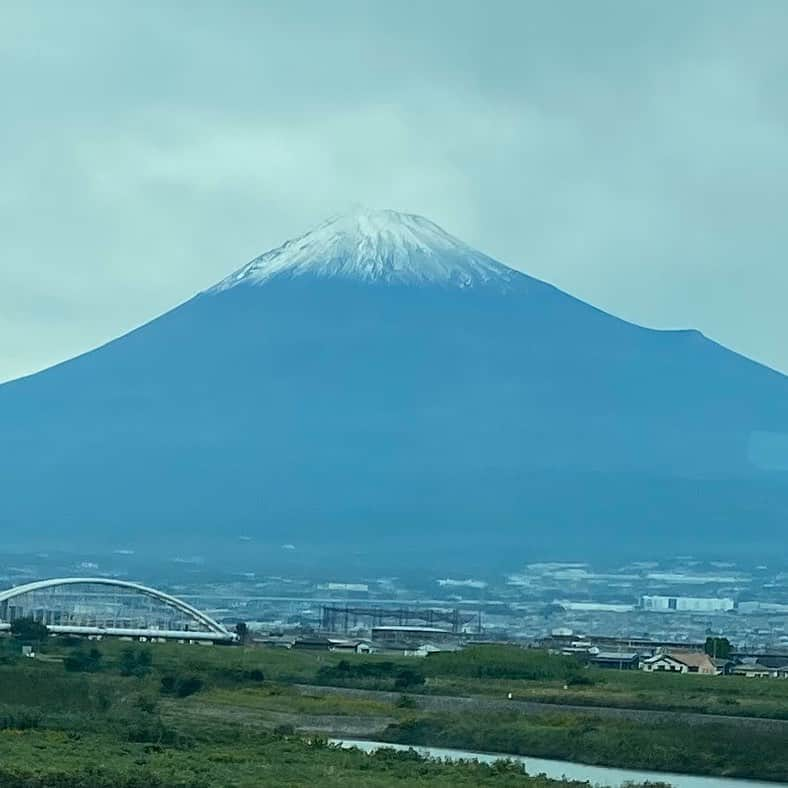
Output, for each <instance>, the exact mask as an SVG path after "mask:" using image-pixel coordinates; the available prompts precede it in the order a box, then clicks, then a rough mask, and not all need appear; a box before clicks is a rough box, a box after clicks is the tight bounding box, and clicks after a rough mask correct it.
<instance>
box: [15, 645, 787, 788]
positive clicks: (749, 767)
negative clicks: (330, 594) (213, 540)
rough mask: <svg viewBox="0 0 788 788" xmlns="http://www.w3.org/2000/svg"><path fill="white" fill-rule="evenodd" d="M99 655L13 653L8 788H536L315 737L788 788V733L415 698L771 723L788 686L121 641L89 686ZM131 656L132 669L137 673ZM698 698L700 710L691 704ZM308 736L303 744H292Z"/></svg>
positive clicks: (485, 658)
mask: <svg viewBox="0 0 788 788" xmlns="http://www.w3.org/2000/svg"><path fill="white" fill-rule="evenodd" d="M6 645H7V644H6ZM93 647H95V646H94V644H92V643H91V644H85V643H80V644H77V645H75V646H68V645H64V644H63V643H51V644H50V643H48V644H47V653H46V660H29V659H23V658H21V657H18V656H16V655H14V654H13V653H12V652H11V651H10V650H9V651H8V652H7V654H6V656H5V657H3V656H2V654H1V653H0V785H2V786H4V788H7V787H13V786H16V785H20V786H21V785H25V786H26V787H27V788H37V786H51V788H58V786H59V787H60V788H72V786H83V785H84V786H90V787H91V788H101V786H103V785H105V784H106V785H110V784H111V785H112V786H113V788H126V787H127V786H132V787H133V788H136V786H137V785H139V786H142V785H145V786H148V785H150V786H157V785H161V786H171V785H172V786H176V785H185V786H199V787H200V788H201V786H203V785H222V786H224V785H227V786H232V785H239V786H246V785H268V784H278V785H288V784H289V785H301V784H307V783H309V782H314V781H315V780H317V781H318V783H319V784H320V785H329V786H330V785H334V784H339V782H341V781H342V780H345V781H346V782H345V784H347V783H348V781H349V782H350V784H353V785H389V784H396V780H400V779H402V780H405V782H404V783H402V784H423V785H426V786H429V785H444V784H446V785H448V784H449V783H452V784H459V785H463V784H469V785H471V784H473V785H484V784H486V782H485V780H488V779H493V775H494V776H495V779H496V785H501V784H508V783H507V782H503V783H502V782H500V780H502V779H505V780H520V781H522V780H523V779H524V778H523V777H522V775H521V774H519V772H517V770H514V771H512V768H509V770H508V771H507V770H506V768H504V767H503V766H502V767H498V768H499V770H500V771H499V772H487V771H484V769H481V771H479V768H480V767H477V766H469V767H461V765H455V766H451V767H448V766H446V765H445V764H444V765H443V766H441V768H443V767H446V768H451V769H454V768H456V769H458V770H459V771H458V772H457V774H456V775H455V774H454V772H444V771H441V769H440V768H437V765H435V764H431V765H430V764H424V763H422V762H416V761H413V760H412V759H405V760H402V759H403V758H405V756H402V755H397V756H395V755H392V754H382V755H380V756H375V757H374V758H372V759H370V758H369V757H368V756H363V755H361V754H360V753H351V754H345V753H341V752H338V751H334V750H333V748H330V747H326V746H325V743H324V740H323V739H322V738H320V737H317V738H315V737H312V738H311V741H312V743H311V744H310V743H309V741H308V740H307V739H308V737H309V732H310V731H313V732H314V731H320V732H322V734H324V735H331V734H338V735H343V734H345V735H356V736H362V737H364V736H366V737H369V738H378V739H385V740H388V741H392V742H399V743H404V744H414V745H416V744H418V745H432V746H446V747H457V748H462V749H470V750H482V751H489V752H502V753H511V754H522V755H532V756H535V757H548V758H556V759H564V760H571V761H577V762H584V763H589V764H598V765H605V766H618V767H625V768H633V769H649V770H656V771H660V770H661V771H676V772H687V773H696V774H709V775H720V776H731V777H751V778H757V779H767V780H787V779H788V729H786V728H785V727H784V726H781V725H779V724H775V725H765V726H764V725H760V726H759V727H753V726H750V725H742V724H741V723H738V722H737V721H735V720H733V721H730V722H724V721H721V722H715V723H714V724H708V723H707V724H704V725H699V726H691V725H689V724H687V723H683V722H681V721H680V720H678V719H677V720H676V721H674V722H672V723H670V724H662V723H660V724H655V723H653V722H649V721H645V720H644V721H639V720H622V719H616V718H610V717H601V716H597V717H595V716H593V713H592V712H590V711H589V713H588V714H586V713H582V714H578V713H574V712H569V711H564V712H562V711H561V708H560V706H556V707H555V711H554V712H545V713H538V714H527V715H526V714H517V713H513V712H509V711H506V712H503V713H498V714H491V713H489V712H488V713H486V714H479V713H477V711H478V710H473V709H469V710H467V711H462V712H456V713H448V712H446V713H441V714H436V713H427V712H424V711H421V710H420V709H418V708H417V707H415V704H414V703H413V701H412V697H413V695H414V694H415V693H419V692H426V693H440V692H446V691H447V689H448V688H454V691H455V692H462V694H468V695H484V694H485V693H487V694H490V695H493V696H497V697H499V698H501V697H503V696H504V694H505V692H507V691H514V693H515V696H516V697H529V698H531V699H534V695H535V694H536V693H543V694H545V693H548V694H549V693H550V692H553V691H554V692H556V693H562V692H563V693H567V694H568V695H570V696H576V695H583V696H584V697H588V698H598V697H600V695H599V693H600V692H602V691H604V692H606V693H608V695H611V694H616V693H618V694H620V695H621V696H625V697H626V698H637V697H638V696H640V695H641V694H642V693H644V692H653V693H657V692H661V693H662V696H661V701H659V700H658V701H655V703H658V702H661V703H662V704H663V705H662V706H657V707H658V708H663V707H664V706H665V705H666V704H668V703H670V704H674V705H675V706H676V707H678V708H681V709H686V708H687V704H689V703H697V704H698V705H699V706H701V707H702V708H704V709H706V710H709V709H712V708H713V707H714V706H713V704H714V703H716V702H717V701H716V700H715V699H716V698H719V697H724V695H722V696H721V695H720V693H721V692H722V691H723V690H725V691H728V692H730V693H733V694H734V695H735V696H737V697H739V698H741V705H742V706H747V704H750V707H754V706H757V704H758V703H759V702H760V701H761V700H768V699H769V696H768V695H766V694H762V693H764V691H765V690H771V691H772V692H773V693H774V695H773V696H771V700H770V702H771V703H772V704H773V707H770V708H776V709H778V710H782V711H785V705H782V706H781V705H780V704H782V703H784V701H783V698H784V695H783V694H782V693H783V692H784V687H788V682H779V681H758V682H756V681H752V680H749V681H748V680H739V679H731V680H730V683H729V680H728V679H715V678H707V677H696V676H651V675H648V676H642V675H639V674H635V675H633V674H628V673H621V674H614V675H613V676H611V677H610V678H609V679H608V678H607V676H608V674H605V676H604V677H603V679H604V681H605V683H604V684H601V685H600V684H597V680H596V678H595V675H594V674H593V673H590V672H589V671H587V670H586V669H583V668H581V667H580V666H578V665H577V663H575V662H574V661H566V660H561V659H558V660H555V659H554V658H552V657H549V655H545V654H539V653H536V654H535V653H529V652H524V651H523V650H520V649H517V650H511V649H509V650H503V651H498V652H496V651H494V650H492V651H487V652H480V651H471V652H470V653H466V654H465V656H464V657H462V655H460V656H459V657H454V655H449V656H450V657H451V659H438V660H434V661H433V658H432V657H430V658H428V659H426V660H414V659H410V660H391V659H385V658H379V657H373V658H370V657H358V658H351V659H349V660H348V658H341V657H338V656H337V655H331V654H327V653H325V652H317V653H316V652H313V653H309V652H297V651H281V652H280V651H273V650H264V649H253V648H219V647H216V648H210V647H200V646H178V645H174V644H172V645H169V644H167V645H165V644H162V645H156V646H144V647H143V646H139V645H136V646H132V647H130V646H129V644H128V643H120V642H117V641H114V642H112V641H110V642H106V643H101V644H100V646H99V650H98V657H97V658H96V659H95V660H94V661H92V662H91V661H90V660H87V661H85V660H83V661H82V662H80V661H79V660H77V663H78V664H81V665H83V668H80V669H79V670H76V671H75V670H74V667H73V665H74V659H73V657H74V655H75V654H76V655H81V656H82V657H84V656H85V655H86V654H87V653H88V651H89V649H91V648H93ZM130 653H131V656H132V657H134V659H131V660H130V663H129V654H130ZM140 655H145V660H144V661H143V662H142V663H140V664H141V665H142V669H140V670H135V671H133V675H132V674H128V673H129V672H128V670H126V669H124V664H126V663H129V664H132V666H134V665H136V664H137V663H136V662H135V659H136V657H138V656H140ZM69 665H71V670H67V667H68V666H69ZM124 672H125V673H126V674H128V675H123V674H124ZM501 674H504V675H503V676H502V675H501ZM529 676H530V677H529ZM589 676H590V678H589ZM168 681H169V683H168ZM310 681H311V682H315V683H334V684H339V685H341V686H358V685H361V686H365V687H370V688H374V689H388V690H391V689H394V688H395V687H397V686H398V685H399V684H401V683H402V682H405V683H410V686H408V688H407V690H406V691H403V692H399V691H398V693H397V694H394V695H388V696H386V695H380V696H376V697H372V698H367V697H364V698H360V697H346V696H342V695H336V694H334V695H328V696H327V695H325V694H321V693H319V692H317V691H313V692H312V693H311V692H310V691H309V689H306V690H304V689H303V688H301V689H298V688H296V687H294V686H293V685H294V684H296V683H298V684H304V683H307V684H308V683H309V682H310ZM660 682H664V683H660ZM178 687H187V690H188V691H184V694H183V696H181V694H179V691H177V690H176V689H173V688H178ZM564 687H567V689H564ZM512 688H514V690H512ZM682 690H683V695H682ZM529 693H530V694H529ZM595 693H596V694H595ZM694 694H697V695H699V697H700V700H693V699H692V696H693V695H694ZM561 697H566V695H563V696H561ZM601 705H604V704H601ZM610 705H618V704H610ZM620 705H626V701H624V702H622V703H621V704H620ZM641 707H642V705H641ZM764 716H767V715H764ZM774 716H780V715H777V714H775V715H774ZM299 731H300V732H302V733H303V734H304V737H301V738H300V737H299V736H298V735H294V734H298V732H299ZM349 731H353V733H349ZM387 758H388V759H390V760H386V759H387ZM391 759H393V760H391ZM398 759H399V760H398ZM273 760H275V761H276V763H273V762H272V761H273ZM391 764H394V766H392V765H391ZM384 767H385V768H384ZM463 768H467V769H470V771H463V770H462V769H463ZM86 769H87V770H88V771H85V770H86ZM278 769H281V770H283V771H281V772H280V771H277V770H278ZM53 770H54V771H53ZM90 770H93V771H92V772H90ZM315 770H317V771H315ZM414 770H415V771H414ZM421 770H423V771H421ZM356 772H358V773H357V774H356ZM351 774H352V775H354V776H353V778H352V779H351ZM139 775H145V779H146V780H147V782H145V781H143V782H134V780H136V779H138V777H139ZM397 775H405V776H406V777H407V778H408V779H410V780H411V782H410V783H407V780H406V779H405V777H402V778H400V777H399V776H397ZM154 778H155V779H156V780H160V781H163V782H156V781H155V780H154ZM416 778H418V779H416ZM25 779H27V780H28V782H24V780H25ZM139 779H142V778H139ZM29 780H32V782H29ZM69 780H72V781H71V782H69ZM75 780H76V782H75ZM80 780H82V782H79V781H80ZM91 780H93V782H91ZM177 780H181V782H177ZM189 780H191V782H189ZM14 781H16V782H14ZM36 781H38V782H36ZM102 781H103V782H102ZM201 781H202V782H201ZM206 781H207V782H206ZM386 781H388V782H386ZM392 781H394V782H392ZM513 784H514V783H513ZM516 784H518V785H529V783H523V782H518V783H516ZM533 784H534V785H550V783H533Z"/></svg>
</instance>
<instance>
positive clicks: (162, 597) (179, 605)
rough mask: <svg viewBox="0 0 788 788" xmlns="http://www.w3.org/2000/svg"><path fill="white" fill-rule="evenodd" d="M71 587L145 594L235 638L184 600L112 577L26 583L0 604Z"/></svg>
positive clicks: (0, 598) (0, 599)
mask: <svg viewBox="0 0 788 788" xmlns="http://www.w3.org/2000/svg"><path fill="white" fill-rule="evenodd" d="M70 585H101V586H113V587H115V588H126V589H129V590H131V591H136V592H137V593H138V594H144V595H145V596H149V597H152V598H153V599H157V600H159V602H163V603H164V604H165V605H169V606H170V607H174V608H175V609H176V610H179V611H180V612H181V613H184V614H186V615H187V616H189V617H190V618H192V619H194V620H195V621H199V622H200V623H201V624H203V625H204V626H205V627H207V628H208V629H209V630H210V631H211V632H214V633H215V634H217V635H220V636H221V637H222V638H224V639H234V638H235V636H234V635H233V634H232V633H231V632H229V631H228V630H227V629H225V628H224V627H223V626H222V625H221V624H220V623H219V622H218V621H215V620H214V619H213V618H211V617H210V616H209V615H207V614H205V613H203V612H202V611H201V610H198V609H197V608H196V607H192V605H190V604H188V603H187V602H184V601H183V600H182V599H178V597H174V596H171V595H170V594H165V593H164V592H163V591H158V590H156V589H155V588H150V587H148V586H144V585H141V584H140V583H131V582H129V581H128V580H115V579H113V578H110V577H59V578H54V579H52V580H36V581H35V582H33V583H25V584H24V585H21V586H14V588H9V589H6V590H5V591H0V602H6V601H8V600H9V599H14V598H16V597H18V596H21V595H22V594H27V593H30V592H31V591H41V590H42V589H46V588H56V587H58V586H70Z"/></svg>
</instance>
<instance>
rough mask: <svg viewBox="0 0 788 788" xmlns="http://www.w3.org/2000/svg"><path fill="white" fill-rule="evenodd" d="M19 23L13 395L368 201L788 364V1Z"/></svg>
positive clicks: (371, 6) (304, 8)
mask: <svg viewBox="0 0 788 788" xmlns="http://www.w3.org/2000/svg"><path fill="white" fill-rule="evenodd" d="M419 5H425V6H427V7H426V8H420V7H419V6H417V5H411V4H407V5H406V4H391V3H383V2H380V3H379V2H373V1H372V0H369V1H368V2H336V3H332V4H330V5H326V4H324V3H317V2H312V3H309V2H305V1H304V2H293V1H292V0H290V2H272V1H270V0H269V2H266V3H254V2H248V3H246V2H240V0H238V1H237V2H231V3H225V4H215V3H210V4H209V3H199V2H190V3H175V2H170V3H166V4H162V3H135V4H126V3H116V4H112V3H98V2H86V1H85V2H74V3H59V2H57V3H55V2H52V3H45V2H38V3H37V2H31V3H6V4H0V95H1V96H2V99H3V102H2V106H3V115H4V120H3V123H2V124H0V167H2V178H1V179H0V379H4V378H6V379H7V378H11V377H14V376H16V375H20V374H24V373H27V372H30V371H33V370H35V369H38V368H41V367H43V366H45V365H47V364H50V363H53V362H55V361H57V360H60V359H63V358H66V357H68V356H71V355H74V354H76V353H78V352H80V351H82V350H84V349H86V348H88V347H91V346H95V345H97V344H99V343H101V342H103V341H106V340H107V339H109V338H111V337H113V336H116V335H118V334H119V333H122V332H123V331H125V330H128V329H129V328H131V327H133V326H134V325H137V324H139V323H141V322H143V321H145V320H147V319H150V318H152V317H154V316H155V315H156V314H158V313H160V312H162V311H164V310H166V309H168V308H169V307H171V306H173V305H174V304H176V303H178V302H180V301H182V300H184V299H186V298H188V297H189V296H191V295H192V294H193V293H194V292H196V291H198V290H200V289H202V288H204V287H207V286H208V285H210V284H212V283H213V282H214V281H216V280H218V279H219V278H221V277H222V276H224V275H225V274H226V273H228V272H229V271H230V270H233V269H234V268H237V267H238V266H239V265H241V264H242V263H243V262H245V261H246V260H247V259H249V258H251V257H253V256H254V255H256V254H257V253H259V252H260V251H263V250H264V249H266V248H269V247H271V246H273V245H275V244H278V243H280V242H281V241H283V240H284V239H285V238H287V237H289V236H291V235H294V234H296V233H299V232H302V231H304V230H305V229H308V228H309V226H310V225H312V224H314V223H317V222H318V221H320V220H322V219H323V218H324V217H325V216H326V215H329V214H332V213H336V212H337V211H341V210H343V209H345V208H347V207H349V206H350V205H352V204H354V203H365V204H369V205H372V206H377V207H393V208H399V209H403V210H410V211H415V212H418V213H423V214H425V215H427V216H429V217H430V218H432V219H433V220H435V221H437V222H438V223H439V224H442V225H443V226H444V227H446V229H448V230H449V231H451V232H453V233H455V234H456V235H459V236H460V237H462V238H463V239H464V240H466V241H468V242H469V243H472V244H474V245H476V246H477V247H479V248H481V249H483V250H484V251H486V252H488V253H490V254H492V255H493V256H495V257H497V258H499V259H501V260H502V261H504V262H506V263H508V264H510V265H513V266H515V267H518V268H521V269H523V270H525V271H527V272H529V273H531V274H533V275H535V276H539V277H541V278H544V279H546V280H548V281H551V282H554V283H555V284H557V285H559V286H560V287H562V288H564V289H566V290H568V291H570V292H572V293H574V294H576V295H578V296H579V297H581V298H584V299H586V300H588V301H591V302H592V303H594V304H596V305H598V306H601V307H603V308H605V309H608V310H610V311H612V312H614V313H616V314H618V315H621V316H622V317H625V318H627V319H630V320H633V321H636V322H639V323H643V324H646V325H651V326H655V327H679V326H681V327H683V326H694V327H698V328H700V329H701V330H702V331H704V332H705V333H706V334H708V335H709V336H711V337H713V338H715V339H717V340H719V341H721V342H723V343H724V344H726V345H728V346H730V347H733V348H734V349H736V350H739V351H741V352H743V353H746V354H747V355H750V356H753V357H754V358H757V359H759V360H761V361H763V362H765V363H768V364H770V365H772V366H775V367H777V368H780V369H782V370H784V371H786V370H788V349H787V348H786V346H785V343H784V341H783V338H784V337H785V336H786V335H788V310H786V309H785V308H784V306H783V303H782V302H783V300H784V297H785V293H786V292H788V265H786V262H785V260H784V255H785V250H786V247H787V245H788V223H786V222H785V221H784V219H783V214H784V213H785V207H786V204H788V100H786V98H785V96H786V93H785V85H786V84H788V51H787V50H786V48H785V47H784V43H783V36H784V31H785V29H786V25H788V6H786V4H785V3H783V2H773V3H771V2H756V3H752V4H747V6H746V7H745V6H743V5H742V4H740V3H735V2H708V3H707V2H695V3H692V4H679V3H673V4H666V3H663V4H655V3H639V2H608V3H605V2H597V3H593V4H592V3H584V2H580V0H577V1H576V2H569V0H564V2H558V3H546V2H545V3H536V2H533V3H522V2H514V1H513V2H503V1H502V0H501V1H499V2H492V3H485V4H481V3H477V2H473V3H471V2H460V1H459V0H453V1H452V2H448V1H446V2H438V1H436V2H432V3H429V4H419Z"/></svg>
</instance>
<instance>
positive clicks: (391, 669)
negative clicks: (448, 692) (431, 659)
mask: <svg viewBox="0 0 788 788" xmlns="http://www.w3.org/2000/svg"><path fill="white" fill-rule="evenodd" d="M317 681H318V683H321V682H322V683H324V684H338V685H340V686H344V685H348V684H359V683H361V684H366V685H369V686H372V687H376V688H379V689H385V688H393V689H410V688H413V687H419V686H422V685H423V684H424V683H425V681H426V679H425V676H424V673H423V672H422V671H421V669H417V668H411V667H403V666H402V665H398V664H397V663H396V662H375V661H364V662H354V663H351V662H348V661H347V660H346V659H343V660H341V661H340V662H338V663H337V664H336V665H324V666H323V667H322V668H320V670H319V671H318V672H317Z"/></svg>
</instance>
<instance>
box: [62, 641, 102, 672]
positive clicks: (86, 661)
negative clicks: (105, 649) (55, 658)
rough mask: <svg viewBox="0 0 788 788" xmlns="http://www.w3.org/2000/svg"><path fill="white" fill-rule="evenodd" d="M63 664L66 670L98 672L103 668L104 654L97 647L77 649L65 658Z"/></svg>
mask: <svg viewBox="0 0 788 788" xmlns="http://www.w3.org/2000/svg"><path fill="white" fill-rule="evenodd" d="M63 665H64V667H65V668H66V670H69V671H72V672H76V673H97V672H98V671H100V670H101V669H102V655H101V652H100V651H99V650H98V649H97V648H95V647H93V648H92V649H90V650H89V651H83V650H80V651H76V652H74V653H73V654H69V655H68V656H67V657H66V658H65V659H64V660H63Z"/></svg>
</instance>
